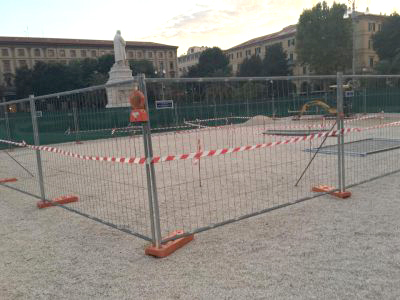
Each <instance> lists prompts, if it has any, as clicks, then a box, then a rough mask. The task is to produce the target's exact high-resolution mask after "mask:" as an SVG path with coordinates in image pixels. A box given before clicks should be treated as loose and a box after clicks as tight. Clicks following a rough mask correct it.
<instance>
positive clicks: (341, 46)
mask: <svg viewBox="0 0 400 300" xmlns="http://www.w3.org/2000/svg"><path fill="white" fill-rule="evenodd" d="M345 13H346V5H345V4H338V3H333V5H332V7H329V6H328V4H327V3H326V2H325V1H324V2H322V3H318V4H317V5H315V6H314V7H313V8H312V9H306V10H304V11H303V13H302V14H301V15H300V19H299V24H298V26H297V34H296V51H297V54H298V59H299V60H300V62H301V63H302V64H307V65H309V66H310V67H311V69H312V70H313V71H314V72H315V73H317V74H334V73H336V72H337V71H345V70H346V69H348V68H349V67H351V61H352V27H351V20H350V19H345V18H344V14H345Z"/></svg>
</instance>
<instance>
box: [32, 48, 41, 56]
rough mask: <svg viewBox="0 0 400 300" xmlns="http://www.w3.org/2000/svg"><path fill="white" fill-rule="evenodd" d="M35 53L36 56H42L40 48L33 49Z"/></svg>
mask: <svg viewBox="0 0 400 300" xmlns="http://www.w3.org/2000/svg"><path fill="white" fill-rule="evenodd" d="M33 55H35V56H36V57H38V56H40V49H35V50H33Z"/></svg>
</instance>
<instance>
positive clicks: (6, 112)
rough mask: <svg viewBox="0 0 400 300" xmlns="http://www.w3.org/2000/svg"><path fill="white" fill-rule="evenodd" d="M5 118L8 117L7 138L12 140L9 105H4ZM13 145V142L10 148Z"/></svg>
mask: <svg viewBox="0 0 400 300" xmlns="http://www.w3.org/2000/svg"><path fill="white" fill-rule="evenodd" d="M4 118H5V119H6V133H7V139H8V140H9V141H11V130H10V120H9V118H8V107H7V105H4ZM11 148H12V146H11V144H9V145H8V149H10V150H11Z"/></svg>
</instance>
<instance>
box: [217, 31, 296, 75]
mask: <svg viewBox="0 0 400 300" xmlns="http://www.w3.org/2000/svg"><path fill="white" fill-rule="evenodd" d="M274 44H281V45H282V49H283V51H285V52H286V54H287V57H288V60H289V65H290V66H291V69H292V72H293V75H302V71H303V68H301V67H300V66H298V64H297V63H296V53H295V48H296V25H290V26H287V27H285V28H283V29H282V30H281V31H279V32H275V33H272V34H268V35H264V36H261V37H258V38H255V39H251V40H249V41H247V42H244V43H242V44H239V45H237V46H234V47H232V48H230V49H228V50H225V54H226V55H227V56H228V58H229V64H230V66H231V67H232V72H233V74H237V72H238V71H239V66H240V64H241V63H242V62H243V60H244V59H245V58H246V57H248V58H250V57H251V56H252V55H258V56H260V57H261V58H264V56H265V54H266V52H267V48H268V47H269V46H271V45H274Z"/></svg>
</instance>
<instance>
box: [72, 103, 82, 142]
mask: <svg viewBox="0 0 400 300" xmlns="http://www.w3.org/2000/svg"><path fill="white" fill-rule="evenodd" d="M77 106H78V105H77V103H76V102H75V101H73V102H72V113H73V115H74V131H75V142H76V143H77V144H80V143H81V135H80V134H79V120H78V109H77Z"/></svg>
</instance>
